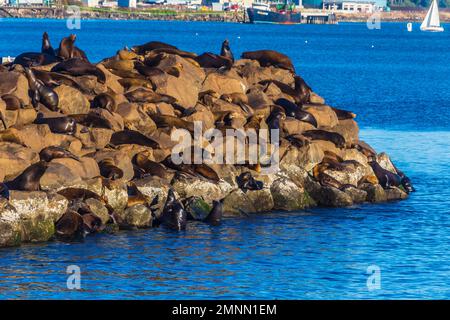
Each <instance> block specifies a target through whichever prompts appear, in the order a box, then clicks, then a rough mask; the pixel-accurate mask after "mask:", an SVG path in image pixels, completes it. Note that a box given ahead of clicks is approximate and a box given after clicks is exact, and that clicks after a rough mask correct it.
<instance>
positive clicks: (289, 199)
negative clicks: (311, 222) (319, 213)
mask: <svg viewBox="0 0 450 320" xmlns="http://www.w3.org/2000/svg"><path fill="white" fill-rule="evenodd" d="M270 192H271V194H272V197H273V202H274V209H275V210H286V211H292V210H301V209H304V208H306V207H308V206H310V205H311V201H310V198H309V196H308V194H307V193H306V191H305V190H304V189H303V188H300V187H299V186H297V185H296V184H295V183H294V182H292V181H291V180H289V179H287V178H279V179H277V180H275V181H274V183H273V184H272V186H271V187H270Z"/></svg>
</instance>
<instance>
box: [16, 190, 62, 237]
mask: <svg viewBox="0 0 450 320" xmlns="http://www.w3.org/2000/svg"><path fill="white" fill-rule="evenodd" d="M10 204H11V205H12V206H13V207H14V208H16V210H17V212H18V213H19V214H20V220H21V238H22V241H24V242H43V241H48V240H49V239H50V238H51V237H52V236H53V235H54V233H55V225H54V221H53V219H54V217H55V215H54V213H52V211H51V210H49V208H48V204H49V201H48V198H47V195H46V194H45V192H41V191H33V192H28V191H16V190H12V191H11V192H10Z"/></svg>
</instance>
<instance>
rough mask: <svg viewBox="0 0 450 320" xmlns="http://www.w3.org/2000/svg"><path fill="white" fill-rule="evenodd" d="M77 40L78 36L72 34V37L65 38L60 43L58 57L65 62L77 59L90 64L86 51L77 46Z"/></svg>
mask: <svg viewBox="0 0 450 320" xmlns="http://www.w3.org/2000/svg"><path fill="white" fill-rule="evenodd" d="M76 38H77V36H76V35H74V34H71V35H70V36H68V37H66V38H63V39H62V40H61V42H60V43H59V48H58V51H57V55H58V56H59V57H60V58H62V59H64V60H68V59H72V58H77V59H79V60H84V61H87V62H89V60H88V58H87V56H86V54H85V53H84V51H83V50H81V49H80V48H78V47H76V46H75V40H76Z"/></svg>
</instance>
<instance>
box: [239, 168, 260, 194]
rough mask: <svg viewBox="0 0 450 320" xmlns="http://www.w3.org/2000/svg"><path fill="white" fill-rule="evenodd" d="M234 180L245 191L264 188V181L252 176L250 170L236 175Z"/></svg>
mask: <svg viewBox="0 0 450 320" xmlns="http://www.w3.org/2000/svg"><path fill="white" fill-rule="evenodd" d="M236 182H237V184H238V186H239V188H241V189H242V191H244V192H247V190H261V189H262V188H264V183H263V182H262V181H257V180H255V178H253V176H252V174H251V173H250V172H243V173H241V174H240V175H239V176H238V177H236Z"/></svg>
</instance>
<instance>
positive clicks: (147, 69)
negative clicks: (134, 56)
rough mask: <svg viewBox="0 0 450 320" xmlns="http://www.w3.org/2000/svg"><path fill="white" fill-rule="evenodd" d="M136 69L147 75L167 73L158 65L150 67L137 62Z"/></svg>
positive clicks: (155, 75) (153, 75)
mask: <svg viewBox="0 0 450 320" xmlns="http://www.w3.org/2000/svg"><path fill="white" fill-rule="evenodd" d="M134 67H135V69H136V70H137V71H138V72H139V73H140V74H142V75H143V76H145V77H149V78H151V77H157V76H162V75H164V74H165V72H164V71H163V70H161V69H160V68H158V67H149V66H147V65H145V64H143V63H135V65H134Z"/></svg>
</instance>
